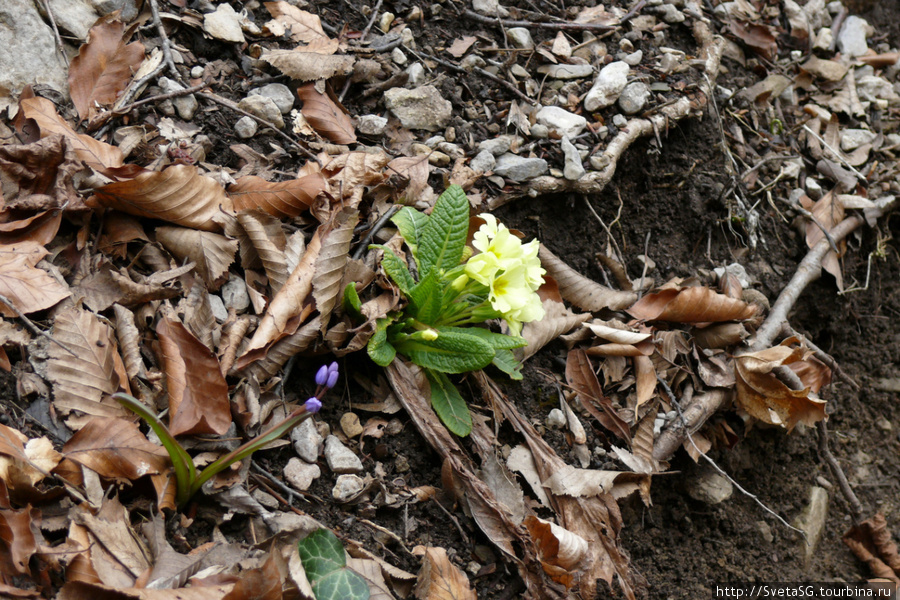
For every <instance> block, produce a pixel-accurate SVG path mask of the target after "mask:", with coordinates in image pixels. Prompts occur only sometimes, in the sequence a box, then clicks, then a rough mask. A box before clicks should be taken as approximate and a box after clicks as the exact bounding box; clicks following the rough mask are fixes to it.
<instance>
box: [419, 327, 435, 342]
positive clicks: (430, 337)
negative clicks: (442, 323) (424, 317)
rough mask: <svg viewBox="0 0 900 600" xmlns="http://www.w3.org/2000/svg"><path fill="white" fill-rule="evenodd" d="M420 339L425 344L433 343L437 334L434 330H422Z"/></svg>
mask: <svg viewBox="0 0 900 600" xmlns="http://www.w3.org/2000/svg"><path fill="white" fill-rule="evenodd" d="M422 339H423V340H425V341H426V342H433V341H434V340H436V339H438V332H437V331H435V330H434V329H424V330H422Z"/></svg>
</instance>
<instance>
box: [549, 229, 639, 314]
mask: <svg viewBox="0 0 900 600" xmlns="http://www.w3.org/2000/svg"><path fill="white" fill-rule="evenodd" d="M538 257H540V259H541V266H543V267H544V268H545V269H546V270H547V274H548V275H550V277H552V278H553V279H555V280H556V283H557V285H558V286H559V293H560V295H562V297H563V299H564V300H568V301H569V302H571V303H572V304H574V305H575V306H577V307H578V308H581V309H583V310H589V311H591V312H596V311H598V310H603V309H609V310H622V309H623V308H626V307H627V306H629V305H631V304H632V303H634V301H635V300H636V299H637V294H635V293H634V292H622V291H619V290H614V289H612V288H608V287H606V286H604V285H600V284H599V283H597V282H596V281H593V280H591V279H588V278H587V277H585V276H584V275H581V274H580V273H578V272H577V271H575V269H573V268H572V267H570V266H569V265H567V264H566V263H564V262H563V261H562V260H561V259H560V258H559V257H557V256H556V255H555V254H553V253H552V252H550V251H549V250H548V249H547V247H546V246H544V245H543V244H541V249H540V251H539V252H538Z"/></svg>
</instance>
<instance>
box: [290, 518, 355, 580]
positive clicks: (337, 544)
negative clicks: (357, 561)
mask: <svg viewBox="0 0 900 600" xmlns="http://www.w3.org/2000/svg"><path fill="white" fill-rule="evenodd" d="M297 549H298V551H299V552H300V562H302V563H303V570H305V571H306V578H307V579H309V582H310V583H311V584H312V583H315V582H316V581H318V580H319V579H322V578H323V577H325V576H326V575H328V574H329V573H332V572H334V571H337V570H338V569H341V568H343V567H345V566H347V559H346V557H345V556H344V546H343V545H341V541H340V540H339V539H337V536H336V535H334V533H332V532H331V531H329V530H328V529H316V530H315V531H313V532H312V533H311V534H309V535H308V536H306V537H305V538H303V539H302V540H300V542H299V544H298V545H297Z"/></svg>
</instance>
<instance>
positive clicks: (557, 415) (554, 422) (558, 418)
mask: <svg viewBox="0 0 900 600" xmlns="http://www.w3.org/2000/svg"><path fill="white" fill-rule="evenodd" d="M545 423H546V424H547V427H548V428H550V429H562V428H563V427H565V425H566V415H565V414H563V411H561V410H560V409H558V408H554V409H553V410H551V411H550V414H548V415H547V419H546V421H545Z"/></svg>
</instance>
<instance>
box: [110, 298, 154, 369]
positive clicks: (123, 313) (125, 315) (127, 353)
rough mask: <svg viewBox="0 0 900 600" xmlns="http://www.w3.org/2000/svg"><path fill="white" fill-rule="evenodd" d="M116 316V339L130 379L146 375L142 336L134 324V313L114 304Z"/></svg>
mask: <svg viewBox="0 0 900 600" xmlns="http://www.w3.org/2000/svg"><path fill="white" fill-rule="evenodd" d="M113 311H114V312H115V314H116V338H117V339H118V340H119V347H120V348H121V351H122V359H123V362H124V363H125V372H126V373H128V378H129V379H134V378H135V377H138V376H144V375H146V369H145V368H144V359H143V358H142V357H141V348H140V344H141V334H140V332H139V331H138V328H137V326H136V325H135V324H134V313H133V312H131V311H130V310H128V309H127V308H125V307H124V306H122V305H120V304H113Z"/></svg>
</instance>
